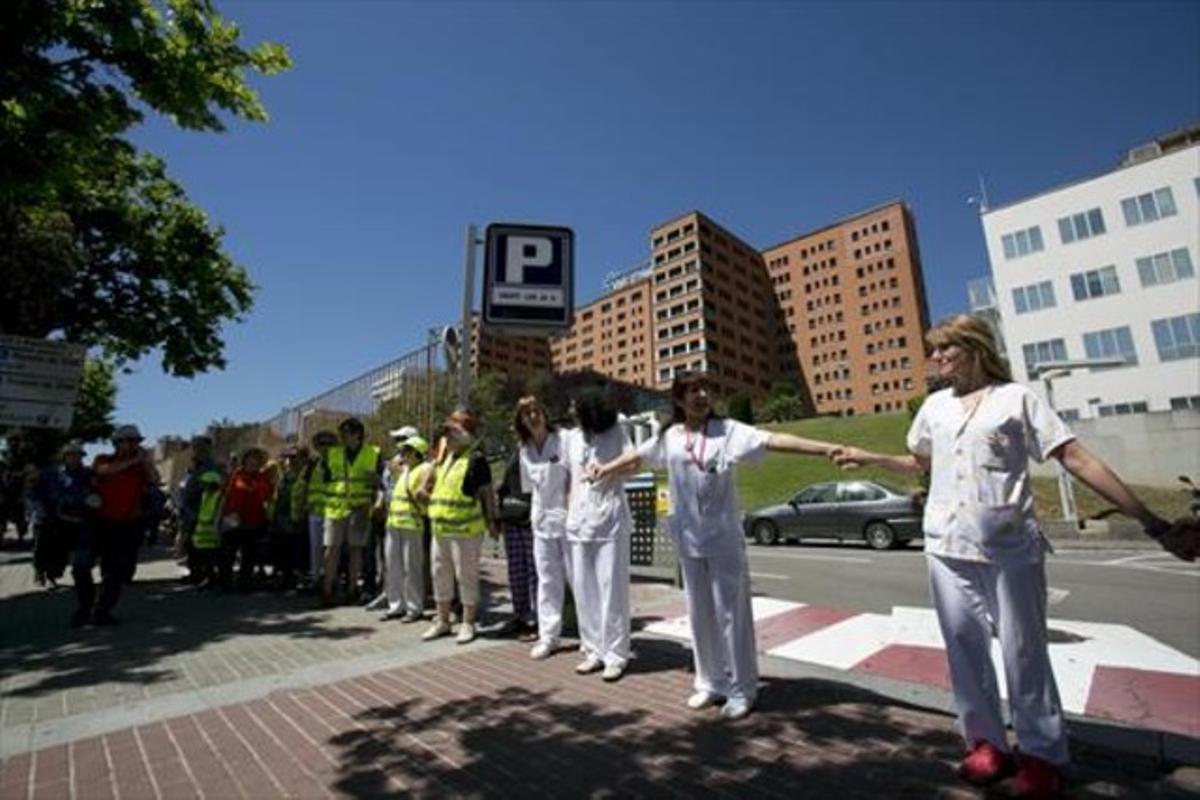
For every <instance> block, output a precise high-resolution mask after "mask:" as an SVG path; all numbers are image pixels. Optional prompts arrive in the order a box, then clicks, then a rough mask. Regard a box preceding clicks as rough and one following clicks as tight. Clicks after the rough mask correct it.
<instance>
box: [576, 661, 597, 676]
mask: <svg viewBox="0 0 1200 800" xmlns="http://www.w3.org/2000/svg"><path fill="white" fill-rule="evenodd" d="M603 666H604V662H603V661H601V660H600V659H599V658H597V657H596V656H588V657H587V658H585V659H584V660H583V661H580V662H579V664H578V665H577V666H576V667H575V671H576V672H578V673H579V674H580V675H587V674H588V673H591V672H595V671H596V670H598V669H600V668H601V667H603Z"/></svg>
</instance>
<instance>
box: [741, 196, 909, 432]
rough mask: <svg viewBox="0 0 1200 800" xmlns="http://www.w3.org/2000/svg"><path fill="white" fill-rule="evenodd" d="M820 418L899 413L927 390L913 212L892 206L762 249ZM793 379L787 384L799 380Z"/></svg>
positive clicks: (783, 342)
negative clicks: (910, 399) (836, 415)
mask: <svg viewBox="0 0 1200 800" xmlns="http://www.w3.org/2000/svg"><path fill="white" fill-rule="evenodd" d="M763 258H764V260H765V261H766V268H767V273H768V274H769V276H770V281H771V283H772V285H773V286H774V289H775V297H776V299H777V300H778V302H779V307H780V310H781V312H782V314H783V318H784V322H785V330H784V331H783V333H782V334H781V337H780V340H779V347H780V350H784V349H786V348H787V347H789V346H790V347H791V348H792V350H793V352H794V353H795V361H794V362H793V363H792V364H784V365H783V366H784V367H785V368H787V369H790V368H793V367H795V368H798V369H799V375H803V378H804V382H805V383H806V384H807V386H808V389H809V392H810V393H811V395H812V399H813V402H814V405H815V407H816V412H817V413H818V414H841V415H853V414H871V413H881V412H884V413H886V412H889V411H899V410H900V409H902V408H904V405H905V402H906V401H907V400H908V399H909V398H910V397H914V396H916V395H919V394H922V393H923V392H924V391H925V345H924V341H923V340H924V335H925V331H926V329H927V328H928V327H929V311H928V306H927V303H926V299H925V284H924V279H923V278H922V274H921V257H920V253H919V251H918V249H917V236H916V226H915V224H914V222H913V217H912V212H911V210H910V209H909V208H908V206H906V205H904V204H903V203H901V202H892V203H888V204H886V205H882V206H879V207H877V208H874V209H871V210H869V211H865V212H863V213H861V214H855V215H854V216H852V217H847V218H845V219H842V220H839V221H838V222H835V223H833V224H832V225H829V226H827V227H825V228H821V229H820V230H816V231H813V232H811V233H806V234H804V235H802V236H799V237H797V238H795V239H791V240H789V241H786V242H783V243H781V244H778V245H775V246H774V247H769V248H767V249H766V250H764V251H763ZM799 375H797V374H791V375H790V376H789V377H791V378H792V379H793V380H795V379H796V378H798V377H799Z"/></svg>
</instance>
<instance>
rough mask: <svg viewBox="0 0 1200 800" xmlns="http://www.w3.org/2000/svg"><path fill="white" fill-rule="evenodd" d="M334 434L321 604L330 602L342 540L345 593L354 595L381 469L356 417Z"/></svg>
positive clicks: (328, 473) (327, 472)
mask: <svg viewBox="0 0 1200 800" xmlns="http://www.w3.org/2000/svg"><path fill="white" fill-rule="evenodd" d="M338 435H339V436H341V439H342V443H341V444H340V445H337V446H335V447H331V448H329V452H328V453H326V454H325V475H326V477H327V484H326V500H325V541H324V544H325V577H324V581H323V583H322V586H321V601H322V603H323V604H325V605H332V604H333V584H334V580H335V579H336V578H337V571H338V559H339V557H340V556H341V549H342V545H343V544H345V545H347V546H348V547H349V549H350V559H349V561H350V574H349V583H348V585H347V594H348V595H349V599H350V602H355V601H357V599H358V577H359V575H360V573H361V572H362V561H363V548H364V547H366V544H367V534H368V533H369V532H370V528H371V508H372V507H373V506H374V505H375V493H376V492H377V491H378V490H379V482H380V472H381V471H382V468H383V465H382V460H381V459H380V457H379V448H378V447H376V446H375V445H371V444H366V443H364V441H363V440H364V438H365V435H366V429H365V428H363V424H362V422H361V421H359V420H357V419H355V418H354V417H349V418H347V419H345V420H342V424H340V425H338Z"/></svg>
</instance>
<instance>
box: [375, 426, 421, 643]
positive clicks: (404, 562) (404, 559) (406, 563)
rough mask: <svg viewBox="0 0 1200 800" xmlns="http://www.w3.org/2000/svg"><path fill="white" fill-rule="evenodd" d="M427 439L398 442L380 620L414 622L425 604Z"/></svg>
mask: <svg viewBox="0 0 1200 800" xmlns="http://www.w3.org/2000/svg"><path fill="white" fill-rule="evenodd" d="M428 453H429V442H427V441H425V440H424V439H423V438H421V437H420V436H411V437H409V438H408V439H407V440H405V441H404V443H403V444H401V445H400V457H401V458H402V459H403V466H402V467H401V469H400V472H399V474H398V475H397V476H396V478H395V481H394V482H393V485H392V493H391V497H390V498H389V501H388V517H387V543H386V545H385V549H384V559H385V574H386V582H385V586H384V589H385V591H386V593H387V612H386V613H384V615H383V619H384V620H389V619H397V618H399V619H401V620H402V621H403V622H417V621H419V620H420V619H421V612H422V611H424V606H425V549H424V546H423V542H422V539H423V536H424V532H425V524H426V516H427V515H428V513H429V493H428V492H427V491H426V489H425V480H426V478H427V477H428V474H429V472H431V471H432V470H433V465H432V464H429V463H428V462H426V461H425V456H426V455H428Z"/></svg>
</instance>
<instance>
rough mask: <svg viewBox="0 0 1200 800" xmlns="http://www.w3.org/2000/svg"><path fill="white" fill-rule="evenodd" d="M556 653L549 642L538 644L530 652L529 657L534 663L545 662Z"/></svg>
mask: <svg viewBox="0 0 1200 800" xmlns="http://www.w3.org/2000/svg"><path fill="white" fill-rule="evenodd" d="M553 653H554V645H552V644H550V643H549V642H538V643H537V644H535V645H534V646H533V648H532V649H531V650H530V651H529V657H530V658H532V659H533V660H534V661H543V660H545V659H547V658H549V657H550V656H551V655H552V654H553Z"/></svg>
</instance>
